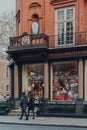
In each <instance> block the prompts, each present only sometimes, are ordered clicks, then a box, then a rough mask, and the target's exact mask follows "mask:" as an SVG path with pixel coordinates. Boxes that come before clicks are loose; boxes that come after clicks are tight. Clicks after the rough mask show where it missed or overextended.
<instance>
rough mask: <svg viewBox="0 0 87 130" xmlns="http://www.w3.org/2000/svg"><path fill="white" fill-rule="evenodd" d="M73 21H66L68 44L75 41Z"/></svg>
mask: <svg viewBox="0 0 87 130" xmlns="http://www.w3.org/2000/svg"><path fill="white" fill-rule="evenodd" d="M73 36H74V33H73V22H67V23H66V44H72V43H73Z"/></svg>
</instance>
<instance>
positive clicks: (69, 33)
mask: <svg viewBox="0 0 87 130" xmlns="http://www.w3.org/2000/svg"><path fill="white" fill-rule="evenodd" d="M55 24H56V35H57V37H56V46H58V45H68V44H74V41H75V34H74V33H75V8H74V7H67V8H62V9H56V11H55Z"/></svg>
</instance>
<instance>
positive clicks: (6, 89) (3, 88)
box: [0, 53, 10, 96]
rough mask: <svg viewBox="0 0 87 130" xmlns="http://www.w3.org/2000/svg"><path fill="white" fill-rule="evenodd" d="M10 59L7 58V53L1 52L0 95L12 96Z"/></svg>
mask: <svg viewBox="0 0 87 130" xmlns="http://www.w3.org/2000/svg"><path fill="white" fill-rule="evenodd" d="M8 65H9V61H8V60H7V56H6V54H2V53H1V54H0V68H1V69H0V95H3V96H7V95H9V96H10V85H9V78H10V77H9V67H8Z"/></svg>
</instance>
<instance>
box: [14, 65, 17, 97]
mask: <svg viewBox="0 0 87 130" xmlns="http://www.w3.org/2000/svg"><path fill="white" fill-rule="evenodd" d="M14 98H18V65H17V64H15V65H14Z"/></svg>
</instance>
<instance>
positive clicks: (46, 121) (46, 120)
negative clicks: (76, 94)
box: [0, 115, 87, 128]
mask: <svg viewBox="0 0 87 130" xmlns="http://www.w3.org/2000/svg"><path fill="white" fill-rule="evenodd" d="M18 118H19V116H1V115H0V124H21V125H45V126H65V127H83V128H87V118H63V117H62V118H61V117H36V118H35V119H32V117H30V119H29V120H25V117H24V118H23V119H22V120H19V119H18Z"/></svg>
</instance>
